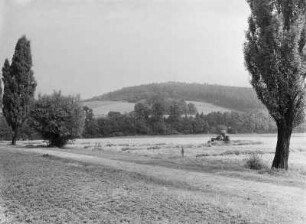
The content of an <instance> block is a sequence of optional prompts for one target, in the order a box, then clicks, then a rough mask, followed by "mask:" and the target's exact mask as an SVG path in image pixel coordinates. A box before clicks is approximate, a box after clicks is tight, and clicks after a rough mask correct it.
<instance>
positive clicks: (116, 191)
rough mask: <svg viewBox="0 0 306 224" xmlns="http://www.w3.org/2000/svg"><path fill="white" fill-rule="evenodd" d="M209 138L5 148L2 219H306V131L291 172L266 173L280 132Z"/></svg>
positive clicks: (293, 152)
mask: <svg viewBox="0 0 306 224" xmlns="http://www.w3.org/2000/svg"><path fill="white" fill-rule="evenodd" d="M211 137H214V135H190V136H164V137H160V136H149V137H121V138H104V139H78V140H76V141H74V142H72V143H70V144H69V145H67V146H66V147H65V148H64V149H56V148H47V147H44V145H45V143H44V142H42V141H24V142H18V146H16V147H12V146H9V145H8V143H7V142H2V143H1V144H0V189H1V194H0V197H1V199H0V220H1V221H2V222H0V223H305V222H306V193H305V192H306V191H305V190H306V163H305V159H306V148H305V145H306V144H305V143H306V138H305V137H306V135H305V134H294V135H293V137H292V140H291V148H290V158H289V171H287V172H285V171H277V170H271V169H270V165H271V163H272V159H273V156H274V150H275V143H276V135H273V134H267V135H255V134H254V135H231V136H230V137H231V142H230V143H220V142H218V143H214V144H209V143H208V140H209V139H210V138H211ZM182 148H183V149H184V156H182V153H181V152H182ZM254 154H256V155H257V157H258V158H259V159H260V162H261V163H262V164H263V166H262V167H261V168H260V169H258V170H252V169H250V168H249V167H248V166H247V165H246V164H247V161H249V160H250V158H252V156H254Z"/></svg>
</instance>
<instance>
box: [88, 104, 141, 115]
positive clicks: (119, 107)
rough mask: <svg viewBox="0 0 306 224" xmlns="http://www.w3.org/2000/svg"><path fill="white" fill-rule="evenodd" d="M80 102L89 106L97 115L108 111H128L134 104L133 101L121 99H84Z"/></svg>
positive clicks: (130, 110) (132, 108)
mask: <svg viewBox="0 0 306 224" xmlns="http://www.w3.org/2000/svg"><path fill="white" fill-rule="evenodd" d="M82 104H83V106H88V107H89V108H91V109H92V110H93V113H94V115H95V116H97V117H101V116H106V115H107V114H108V112H110V111H115V112H120V113H122V114H124V113H129V112H132V111H133V110H134V106H135V104H134V103H129V102H123V101H85V102H82Z"/></svg>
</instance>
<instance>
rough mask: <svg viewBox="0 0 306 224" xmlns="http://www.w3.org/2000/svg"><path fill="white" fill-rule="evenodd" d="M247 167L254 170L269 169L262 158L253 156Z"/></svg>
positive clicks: (256, 155) (248, 160) (249, 159)
mask: <svg viewBox="0 0 306 224" xmlns="http://www.w3.org/2000/svg"><path fill="white" fill-rule="evenodd" d="M246 167H247V168H250V169H253V170H261V169H264V168H267V166H266V164H265V163H264V162H263V161H262V158H261V156H259V155H258V154H252V155H251V156H250V157H249V158H248V159H247V161H246Z"/></svg>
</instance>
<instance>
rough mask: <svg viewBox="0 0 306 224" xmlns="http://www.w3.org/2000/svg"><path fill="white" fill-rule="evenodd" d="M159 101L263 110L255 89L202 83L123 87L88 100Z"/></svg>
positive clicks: (167, 83) (238, 109) (237, 109)
mask: <svg viewBox="0 0 306 224" xmlns="http://www.w3.org/2000/svg"><path fill="white" fill-rule="evenodd" d="M156 98H162V99H174V100H185V101H198V102H207V103H211V104H214V105H217V106H220V107H224V108H229V109H232V110H235V111H251V110H254V109H261V108H263V106H262V104H261V103H260V102H259V100H258V99H257V97H256V94H255V92H254V90H253V89H252V88H247V87H232V86H221V85H210V84H198V83H180V82H166V83H152V84H147V85H139V86H132V87H126V88H122V89H120V90H117V91H113V92H110V93H106V94H103V95H101V96H96V97H93V98H91V99H88V100H86V101H127V102H133V103H136V102H139V101H142V100H145V101H147V102H150V101H152V100H154V99H156Z"/></svg>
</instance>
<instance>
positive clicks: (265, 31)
mask: <svg viewBox="0 0 306 224" xmlns="http://www.w3.org/2000/svg"><path fill="white" fill-rule="evenodd" d="M247 2H248V3H249V6H250V8H251V16H250V17H249V29H248V31H247V33H246V39H247V41H246V43H245V49H244V54H245V62H246V67H247V69H248V70H249V72H250V75H251V84H252V86H253V88H254V89H255V91H256V93H257V96H258V98H259V99H260V100H261V102H262V103H263V104H264V105H265V106H266V107H267V109H268V111H269V113H270V115H271V116H272V118H273V119H274V120H275V122H276V125H277V128H278V135H277V145H276V152H275V157H274V160H273V163H272V167H273V168H282V169H288V158H289V145H290V138H291V133H292V129H293V128H294V127H296V126H297V125H298V124H300V123H301V122H302V120H303V118H304V107H305V76H306V49H305V43H306V3H305V0H247Z"/></svg>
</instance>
